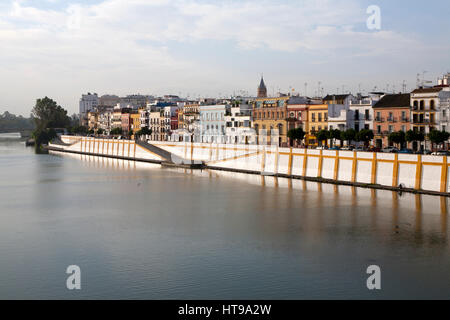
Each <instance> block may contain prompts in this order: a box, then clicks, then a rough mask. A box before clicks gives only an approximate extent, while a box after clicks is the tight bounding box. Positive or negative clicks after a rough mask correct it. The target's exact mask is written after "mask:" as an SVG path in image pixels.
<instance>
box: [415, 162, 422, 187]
mask: <svg viewBox="0 0 450 320" xmlns="http://www.w3.org/2000/svg"><path fill="white" fill-rule="evenodd" d="M420 188H422V155H420V154H419V155H418V156H417V167H416V185H415V189H416V190H420Z"/></svg>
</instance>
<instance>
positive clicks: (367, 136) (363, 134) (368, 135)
mask: <svg viewBox="0 0 450 320" xmlns="http://www.w3.org/2000/svg"><path fill="white" fill-rule="evenodd" d="M373 137H374V134H373V131H372V130H370V129H362V130H361V131H359V132H358V133H357V134H356V140H357V141H361V142H364V145H366V146H367V144H368V143H369V142H370V141H371V140H372V139H373Z"/></svg>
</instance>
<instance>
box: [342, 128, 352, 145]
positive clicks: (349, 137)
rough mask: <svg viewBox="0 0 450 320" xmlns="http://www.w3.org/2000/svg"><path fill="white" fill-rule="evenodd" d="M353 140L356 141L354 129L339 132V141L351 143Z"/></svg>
mask: <svg viewBox="0 0 450 320" xmlns="http://www.w3.org/2000/svg"><path fill="white" fill-rule="evenodd" d="M355 139H356V130H355V129H347V130H345V131H341V140H343V141H347V142H348V143H350V142H351V141H355Z"/></svg>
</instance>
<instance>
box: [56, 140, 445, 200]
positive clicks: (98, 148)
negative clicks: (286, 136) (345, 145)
mask: <svg viewBox="0 0 450 320" xmlns="http://www.w3.org/2000/svg"><path fill="white" fill-rule="evenodd" d="M61 139H62V141H63V142H64V143H67V144H68V146H65V147H64V149H66V150H70V151H76V152H82V153H91V154H99V155H113V156H120V157H128V158H141V159H151V160H162V159H161V157H159V156H158V155H156V154H153V153H152V152H150V151H149V150H147V149H144V148H142V147H140V146H139V145H137V144H136V143H135V142H134V141H132V140H112V139H96V138H88V137H72V136H62V137H61ZM150 143H152V144H154V145H155V146H157V147H159V148H161V149H164V150H166V151H168V152H170V153H172V154H174V155H176V156H178V157H181V158H185V159H188V160H201V161H204V162H205V163H206V164H207V165H208V166H211V167H219V168H224V169H231V170H234V169H236V170H246V171H252V172H258V173H262V174H264V175H275V174H282V175H294V176H304V177H312V178H324V179H329V180H336V181H343V182H353V183H363V184H378V185H382V186H388V187H398V186H399V185H400V184H402V185H404V186H405V187H406V188H412V189H417V190H419V189H422V190H427V191H437V192H450V183H449V178H450V168H449V159H448V157H439V156H421V155H412V154H389V153H369V152H353V151H330V150H311V149H308V150H306V149H292V148H278V147H276V146H263V145H234V144H211V143H188V142H164V141H151V142H150ZM57 147H61V146H57Z"/></svg>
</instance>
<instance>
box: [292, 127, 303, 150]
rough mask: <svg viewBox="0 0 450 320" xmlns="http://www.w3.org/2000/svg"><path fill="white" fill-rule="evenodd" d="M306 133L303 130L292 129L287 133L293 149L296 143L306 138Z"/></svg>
mask: <svg viewBox="0 0 450 320" xmlns="http://www.w3.org/2000/svg"><path fill="white" fill-rule="evenodd" d="M305 134H306V133H305V131H303V129H302V128H295V129H291V130H289V131H288V132H287V136H288V138H289V139H290V143H291V147H292V144H293V142H294V141H296V140H297V141H301V140H303V139H304V138H305Z"/></svg>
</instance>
